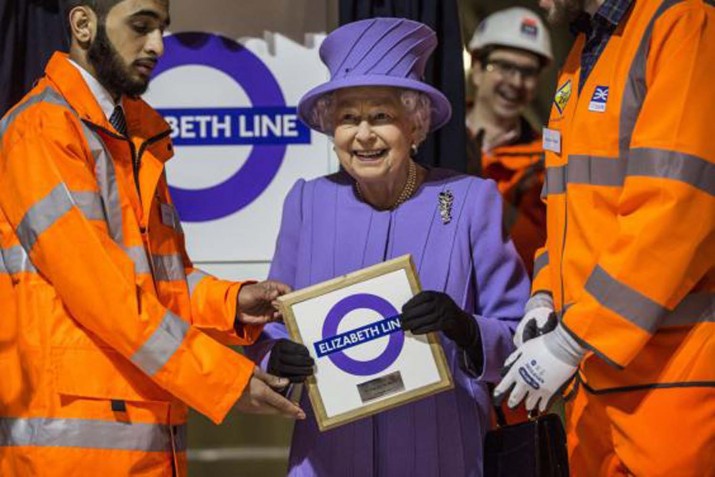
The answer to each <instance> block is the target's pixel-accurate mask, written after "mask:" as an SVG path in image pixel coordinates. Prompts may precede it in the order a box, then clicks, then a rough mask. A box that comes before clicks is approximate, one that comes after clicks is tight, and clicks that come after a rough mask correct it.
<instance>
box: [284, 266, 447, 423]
mask: <svg viewBox="0 0 715 477" xmlns="http://www.w3.org/2000/svg"><path fill="white" fill-rule="evenodd" d="M420 289H421V288H420V283H419V280H418V277H417V273H416V272H415V268H414V264H413V263H412V259H411V257H410V255H403V256H401V257H398V258H395V259H392V260H389V261H386V262H383V263H380V264H377V265H374V266H371V267H367V268H365V269H362V270H358V271H356V272H353V273H350V274H347V275H343V276H340V277H337V278H334V279H332V280H328V281H325V282H322V283H318V284H316V285H313V286H310V287H308V288H305V289H302V290H298V291H295V292H293V293H290V294H287V295H284V296H282V297H280V298H279V299H278V303H279V308H280V310H281V312H282V314H283V319H284V321H285V325H286V327H287V329H288V332H289V333H290V336H291V338H292V339H293V340H294V341H296V342H298V343H302V344H303V345H304V346H306V347H307V348H308V350H309V352H310V353H311V356H312V357H313V358H314V360H315V363H316V373H315V375H314V376H311V377H309V378H308V379H307V381H306V384H307V388H308V394H309V397H310V401H311V404H312V406H313V410H314V412H315V416H316V419H317V423H318V427H319V428H320V430H321V431H325V430H328V429H332V428H335V427H337V426H340V425H343V424H346V423H348V422H352V421H355V420H357V419H361V418H363V417H367V416H370V415H373V414H376V413H378V412H382V411H385V410H387V409H392V408H394V407H397V406H400V405H403V404H405V403H408V402H412V401H415V400H418V399H421V398H423V397H426V396H429V395H431V394H435V393H437V392H440V391H444V390H447V389H451V388H452V387H453V386H454V384H453V381H452V376H451V373H450V372H449V368H448V367H447V360H446V358H445V355H444V350H443V349H442V345H441V344H440V342H439V338H438V337H437V336H436V334H434V333H428V334H426V335H418V336H416V335H412V334H411V333H405V332H403V331H402V330H401V329H399V312H398V311H397V310H400V309H401V307H402V305H403V304H404V303H405V302H406V301H407V300H409V298H411V297H412V296H414V295H415V294H417V293H419V291H420ZM346 310H347V312H345V311H346ZM385 315H388V316H385ZM375 316H377V317H378V318H377V321H373V320H374V319H375ZM336 317H337V321H336ZM316 318H317V321H316ZM343 319H348V321H350V320H352V323H353V324H357V325H358V327H357V328H352V329H350V330H349V331H341V332H338V325H339V324H340V323H341V321H342V320H343ZM343 328H345V327H343ZM328 329H329V330H331V331H329V332H327V335H328V336H326V330H328ZM383 338H387V340H384V339H383ZM386 341H387V344H386V345H385V342H386ZM357 347H360V349H358V348H357ZM350 348H355V349H353V350H352V353H353V354H354V353H357V352H362V353H363V355H364V353H366V352H367V353H368V354H369V353H372V355H373V358H372V359H371V358H369V357H368V359H366V360H360V359H355V357H352V358H351V357H350V356H349V355H348V354H346V353H345V352H344V350H347V349H350ZM381 349H382V351H380V350H381ZM376 353H377V357H375V354H376ZM363 357H364V356H363ZM390 360H392V362H391V363H390ZM388 363H390V364H388ZM385 365H387V366H385ZM376 370H378V372H376V373H373V371H376ZM385 373H386V374H385ZM363 379H367V381H365V382H362V383H360V382H358V381H360V380H363ZM353 384H354V385H355V387H356V389H357V391H356V390H354V389H353V388H352V385H353ZM356 393H357V394H356ZM358 399H359V401H358Z"/></svg>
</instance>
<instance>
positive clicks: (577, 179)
mask: <svg viewBox="0 0 715 477" xmlns="http://www.w3.org/2000/svg"><path fill="white" fill-rule="evenodd" d="M625 169H626V168H625V162H624V161H620V160H618V158H615V157H598V156H583V155H572V156H569V162H568V167H567V171H568V173H567V174H566V177H567V178H566V181H567V182H568V183H569V184H588V185H597V186H621V185H623V177H624V174H625Z"/></svg>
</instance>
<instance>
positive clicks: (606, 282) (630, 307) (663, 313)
mask: <svg viewBox="0 0 715 477" xmlns="http://www.w3.org/2000/svg"><path fill="white" fill-rule="evenodd" d="M585 288H586V291H588V292H589V293H590V294H591V295H593V297H594V298H595V299H596V300H597V301H598V302H599V303H600V304H601V305H603V306H604V307H606V308H608V309H609V310H611V311H613V312H614V313H616V314H618V315H620V316H622V317H624V318H625V319H627V320H628V321H630V322H631V323H633V324H634V325H636V326H638V327H639V328H641V329H643V330H645V331H647V332H648V333H654V332H655V331H656V330H657V329H658V328H660V327H662V326H679V325H688V324H690V325H692V324H695V323H701V322H704V321H710V322H712V321H714V318H713V310H714V309H715V308H714V305H713V299H714V298H713V297H714V296H715V295H713V294H712V293H693V294H691V295H687V296H686V297H685V298H684V299H683V300H682V301H681V303H680V304H679V305H678V306H677V307H676V308H675V309H674V310H672V311H671V310H668V309H667V308H665V307H663V306H662V305H660V304H658V303H656V302H655V301H653V300H651V299H650V298H648V297H647V296H645V295H643V294H641V293H640V292H638V291H636V290H634V289H632V288H630V287H629V286H627V285H624V284H623V283H621V282H619V281H618V280H616V279H614V278H613V277H611V276H610V275H609V274H608V273H607V272H606V271H605V270H604V269H603V268H601V267H600V266H598V265H597V266H596V268H594V270H593V272H592V273H591V276H590V277H588V280H587V281H586V286H585Z"/></svg>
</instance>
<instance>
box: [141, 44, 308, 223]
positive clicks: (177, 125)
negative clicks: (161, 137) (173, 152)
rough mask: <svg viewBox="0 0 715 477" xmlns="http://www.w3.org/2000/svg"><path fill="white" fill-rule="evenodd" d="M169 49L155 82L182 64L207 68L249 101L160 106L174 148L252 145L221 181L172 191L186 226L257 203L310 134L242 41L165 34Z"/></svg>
mask: <svg viewBox="0 0 715 477" xmlns="http://www.w3.org/2000/svg"><path fill="white" fill-rule="evenodd" d="M164 45H165V53H164V56H163V57H162V58H161V59H160V60H159V63H158V65H157V67H156V69H155V70H154V75H153V77H154V78H156V77H158V76H159V75H161V74H163V73H165V72H167V71H169V70H171V69H173V68H177V67H180V66H187V65H201V66H206V67H209V68H213V69H216V70H219V71H221V72H223V73H225V74H226V75H228V76H229V77H230V78H232V79H233V80H234V81H235V82H236V83H237V84H238V85H240V87H241V88H243V90H244V91H245V93H246V95H247V96H248V99H249V100H250V102H251V106H250V107H245V108H205V107H201V106H200V105H197V107H191V108H186V107H183V108H173V109H172V108H157V111H159V113H160V114H162V115H163V116H164V118H165V119H166V120H167V122H168V123H169V125H170V126H171V128H172V134H171V138H172V141H173V143H174V145H175V146H178V147H196V146H208V145H210V146H244V147H251V151H250V153H249V155H248V158H247V159H246V162H245V163H244V165H243V166H242V167H241V168H240V169H239V170H238V171H236V172H235V173H234V174H233V175H231V176H230V177H227V178H226V179H225V180H224V181H223V182H221V183H219V184H216V185H214V186H211V187H208V188H205V189H197V190H193V189H183V188H179V187H170V189H171V195H172V197H173V200H174V203H175V204H176V207H177V209H178V211H179V215H180V216H181V220H182V221H186V222H205V221H209V220H216V219H219V218H222V217H225V216H227V215H230V214H233V213H235V212H237V211H239V210H241V209H242V208H244V207H246V206H247V205H249V204H250V203H251V202H253V201H254V200H255V199H256V198H258V196H260V195H261V193H263V191H264V190H266V188H267V187H268V185H269V184H270V183H271V181H272V180H273V178H274V177H275V176H276V173H277V172H278V169H279V168H280V166H281V163H282V162H283V158H284V156H285V153H286V149H287V146H288V144H308V143H310V130H309V129H308V128H307V126H305V125H304V124H303V123H301V122H300V121H298V119H297V114H296V108H295V107H288V106H287V105H286V101H285V98H284V96H283V92H282V91H281V88H280V85H279V84H278V82H277V81H276V79H275V78H274V77H273V74H272V73H271V71H270V70H269V69H268V68H267V67H266V65H265V64H263V62H262V61H261V59H260V58H258V57H257V56H256V55H254V54H253V53H252V52H251V51H250V50H248V49H247V48H245V47H244V46H243V45H241V44H240V43H237V42H236V41H234V40H231V39H229V38H226V37H223V36H220V35H215V34H209V33H196V32H191V33H177V34H175V35H170V36H167V37H166V38H165V39H164ZM208 87H210V85H209V86H208ZM187 94H190V93H187Z"/></svg>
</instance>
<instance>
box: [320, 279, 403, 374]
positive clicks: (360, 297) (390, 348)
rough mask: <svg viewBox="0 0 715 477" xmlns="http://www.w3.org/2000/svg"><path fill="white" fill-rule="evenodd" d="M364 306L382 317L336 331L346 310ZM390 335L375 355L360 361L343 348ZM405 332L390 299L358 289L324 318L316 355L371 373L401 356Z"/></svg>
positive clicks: (345, 367)
mask: <svg viewBox="0 0 715 477" xmlns="http://www.w3.org/2000/svg"><path fill="white" fill-rule="evenodd" d="M361 309H367V310H372V311H376V312H377V313H378V314H379V315H380V316H381V317H382V318H381V319H380V320H378V321H376V322H374V323H370V324H369V325H365V326H362V327H360V328H357V329H354V330H350V331H347V332H343V333H339V332H338V327H339V326H340V323H341V321H342V320H343V318H345V317H346V316H347V315H348V313H351V312H353V311H355V310H361ZM385 336H389V339H388V342H387V346H386V347H385V349H384V350H383V351H382V352H381V353H380V354H379V355H378V356H377V357H375V358H373V359H370V360H366V361H360V360H356V359H353V358H350V357H349V356H347V355H346V354H345V350H346V349H349V348H352V347H354V346H359V345H360V344H364V343H369V342H371V341H374V340H376V339H378V338H382V337H385ZM404 344H405V334H404V333H403V332H402V329H401V327H400V318H399V312H398V311H397V310H396V309H395V307H394V306H392V304H390V302H388V301H387V300H385V299H384V298H381V297H379V296H377V295H372V294H369V293H359V294H356V295H350V296H348V297H345V298H343V299H342V300H340V301H339V302H337V303H336V304H335V305H333V307H332V308H331V309H330V311H329V312H328V315H327V316H326V318H325V321H324V322H323V330H322V340H321V341H318V342H317V343H315V344H314V346H315V351H316V353H317V355H318V357H322V356H327V357H328V358H329V359H330V360H331V361H332V362H333V364H334V365H335V366H337V367H338V368H340V369H342V370H343V371H345V372H346V373H349V374H352V375H355V376H370V375H373V374H377V373H380V372H382V371H384V370H386V369H387V368H389V367H390V366H391V365H392V364H393V363H394V362H395V360H397V358H398V357H399V356H400V353H401V352H402V347H403V345H404Z"/></svg>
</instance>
